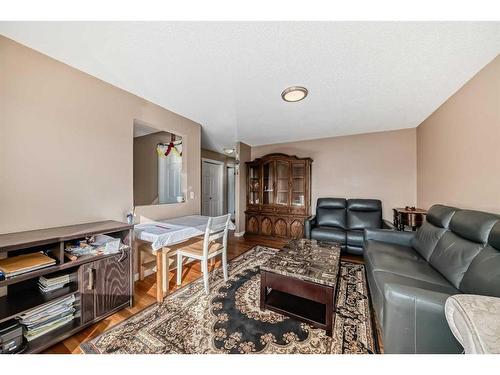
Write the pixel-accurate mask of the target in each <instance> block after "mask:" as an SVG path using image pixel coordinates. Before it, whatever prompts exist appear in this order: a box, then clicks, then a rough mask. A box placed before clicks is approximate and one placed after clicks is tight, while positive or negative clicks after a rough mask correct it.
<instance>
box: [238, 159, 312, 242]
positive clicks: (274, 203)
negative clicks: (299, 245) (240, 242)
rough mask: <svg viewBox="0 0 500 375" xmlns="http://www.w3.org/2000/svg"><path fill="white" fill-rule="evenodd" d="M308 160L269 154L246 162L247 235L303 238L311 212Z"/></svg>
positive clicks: (309, 164)
mask: <svg viewBox="0 0 500 375" xmlns="http://www.w3.org/2000/svg"><path fill="white" fill-rule="evenodd" d="M311 163H312V159H311V158H298V157H296V156H289V155H285V154H269V155H266V156H263V157H261V158H258V159H255V160H254V161H251V162H247V163H246V164H247V210H246V211H245V214H246V232H247V233H253V234H260V235H264V236H273V237H283V238H302V237H304V219H306V218H307V217H309V215H310V210H311Z"/></svg>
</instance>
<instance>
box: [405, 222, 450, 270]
mask: <svg viewBox="0 0 500 375" xmlns="http://www.w3.org/2000/svg"><path fill="white" fill-rule="evenodd" d="M445 232H446V229H444V228H440V227H437V226H435V225H433V224H431V223H430V222H428V221H426V222H425V223H424V224H422V226H421V227H420V228H419V229H418V230H417V232H416V233H415V237H413V239H412V241H411V245H412V246H413V248H414V249H415V250H416V251H418V253H419V254H420V255H421V256H422V257H424V258H425V259H426V260H429V259H430V257H431V255H432V252H433V251H434V249H435V248H436V245H437V243H438V241H439V240H440V239H441V237H442V236H443V234H444V233H445Z"/></svg>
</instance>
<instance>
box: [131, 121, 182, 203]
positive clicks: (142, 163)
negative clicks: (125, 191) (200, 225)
mask: <svg viewBox="0 0 500 375" xmlns="http://www.w3.org/2000/svg"><path fill="white" fill-rule="evenodd" d="M184 200H185V196H184V186H183V178H182V137H181V136H179V135H176V134H172V133H168V132H165V131H162V130H158V129H155V128H153V127H151V126H149V125H146V124H143V123H139V122H134V206H146V205H156V204H169V203H181V202H184Z"/></svg>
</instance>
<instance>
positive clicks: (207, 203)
mask: <svg viewBox="0 0 500 375" xmlns="http://www.w3.org/2000/svg"><path fill="white" fill-rule="evenodd" d="M223 173H224V163H223V162H220V161H217V160H210V159H202V163H201V188H202V195H201V202H202V205H201V214H202V215H203V216H221V215H222V210H223Z"/></svg>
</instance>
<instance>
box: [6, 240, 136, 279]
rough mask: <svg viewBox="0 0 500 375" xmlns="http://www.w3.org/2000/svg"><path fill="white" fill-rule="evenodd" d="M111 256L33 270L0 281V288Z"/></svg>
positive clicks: (95, 256) (91, 257)
mask: <svg viewBox="0 0 500 375" xmlns="http://www.w3.org/2000/svg"><path fill="white" fill-rule="evenodd" d="M127 249H128V247H127V248H125V249H124V250H123V251H125V250H127ZM118 254H119V253H118ZM113 255H116V254H103V255H88V256H82V257H80V258H78V259H77V260H70V261H67V262H64V263H61V264H56V265H55V266H50V267H45V268H40V269H38V270H35V271H31V272H26V273H24V274H22V275H19V276H14V277H12V278H10V279H5V280H3V281H0V287H2V286H7V285H12V284H16V283H20V282H21V281H26V280H29V279H33V278H35V277H40V276H43V275H47V274H49V273H53V272H57V271H62V270H65V269H68V268H71V267H76V266H80V265H82V264H84V263H88V262H92V261H94V260H100V259H103V258H107V257H109V256H113Z"/></svg>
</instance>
